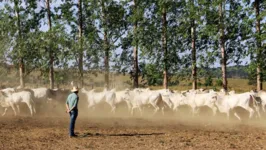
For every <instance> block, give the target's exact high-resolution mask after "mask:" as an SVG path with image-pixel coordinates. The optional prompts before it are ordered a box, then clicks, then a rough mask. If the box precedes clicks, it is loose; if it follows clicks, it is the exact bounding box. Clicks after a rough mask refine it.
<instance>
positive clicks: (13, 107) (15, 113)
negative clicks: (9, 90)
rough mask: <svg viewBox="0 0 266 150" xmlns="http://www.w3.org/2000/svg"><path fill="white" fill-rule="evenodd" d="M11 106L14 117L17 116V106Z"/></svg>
mask: <svg viewBox="0 0 266 150" xmlns="http://www.w3.org/2000/svg"><path fill="white" fill-rule="evenodd" d="M10 106H11V108H12V109H13V111H14V115H15V116H17V112H16V109H15V106H14V104H10Z"/></svg>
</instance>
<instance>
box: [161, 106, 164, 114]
mask: <svg viewBox="0 0 266 150" xmlns="http://www.w3.org/2000/svg"><path fill="white" fill-rule="evenodd" d="M161 110H162V114H163V115H164V107H162V108H161Z"/></svg>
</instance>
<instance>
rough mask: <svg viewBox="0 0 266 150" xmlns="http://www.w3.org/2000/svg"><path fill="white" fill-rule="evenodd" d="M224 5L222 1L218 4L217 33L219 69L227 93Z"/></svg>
mask: <svg viewBox="0 0 266 150" xmlns="http://www.w3.org/2000/svg"><path fill="white" fill-rule="evenodd" d="M223 11H224V3H223V1H221V2H220V4H219V30H220V31H219V32H220V48H221V67H222V80H223V89H224V90H226V91H227V77H226V65H227V64H226V62H227V60H226V59H227V58H226V50H225V45H224V43H225V39H224V38H225V37H224V21H223V19H224V12H223Z"/></svg>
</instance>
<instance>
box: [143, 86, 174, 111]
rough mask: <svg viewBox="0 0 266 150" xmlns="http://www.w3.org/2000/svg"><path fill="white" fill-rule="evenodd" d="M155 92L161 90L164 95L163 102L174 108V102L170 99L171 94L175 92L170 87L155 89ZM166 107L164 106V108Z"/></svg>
mask: <svg viewBox="0 0 266 150" xmlns="http://www.w3.org/2000/svg"><path fill="white" fill-rule="evenodd" d="M146 91H151V90H149V89H147V90H146ZM153 92H159V93H160V94H161V96H162V100H163V102H164V103H165V104H166V105H167V106H168V107H169V108H170V109H172V108H173V102H172V101H171V99H170V95H172V94H174V92H173V91H171V90H170V89H160V90H153ZM163 109H164V108H163Z"/></svg>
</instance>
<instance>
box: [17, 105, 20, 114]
mask: <svg viewBox="0 0 266 150" xmlns="http://www.w3.org/2000/svg"><path fill="white" fill-rule="evenodd" d="M16 107H17V110H18V113H19V114H20V108H19V105H16Z"/></svg>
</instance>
